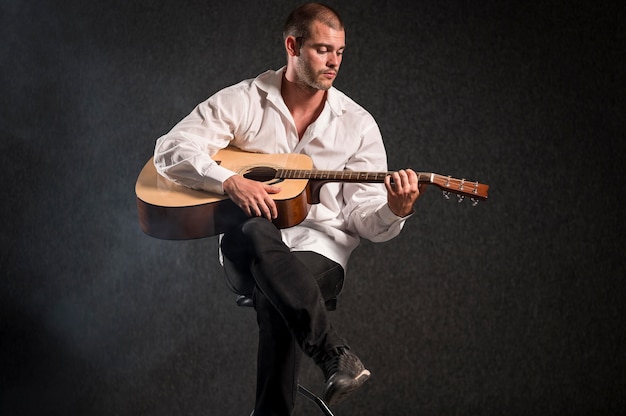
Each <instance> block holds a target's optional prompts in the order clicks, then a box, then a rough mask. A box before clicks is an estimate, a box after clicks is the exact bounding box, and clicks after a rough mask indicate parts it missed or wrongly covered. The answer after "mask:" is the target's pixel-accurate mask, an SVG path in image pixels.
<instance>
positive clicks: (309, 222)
mask: <svg viewBox="0 0 626 416" xmlns="http://www.w3.org/2000/svg"><path fill="white" fill-rule="evenodd" d="M283 35H284V36H283V37H284V47H285V51H286V55H287V64H286V66H285V67H284V68H281V69H280V70H278V71H268V72H265V73H263V74H261V75H260V76H258V77H257V78H255V79H251V80H246V81H243V82H241V83H239V84H236V85H234V86H231V87H228V88H225V89H223V90H222V91H219V92H218V93H216V94H215V95H213V96H212V97H210V98H209V99H208V100H207V101H205V102H203V103H201V104H199V105H198V106H197V107H196V108H195V110H194V111H193V112H192V113H191V114H190V115H189V116H187V117H186V118H184V119H183V120H182V121H181V122H180V123H179V124H177V125H176V126H175V127H174V128H173V129H172V130H171V131H170V132H169V133H168V134H166V135H165V136H163V137H161V138H160V139H159V140H158V141H157V145H156V149H155V158H154V161H155V165H156V167H157V169H158V171H159V172H160V173H161V174H162V175H164V176H166V177H168V178H169V179H171V180H173V181H176V182H178V183H181V184H183V185H186V186H189V187H192V188H196V189H202V190H206V191H210V192H218V193H226V194H228V196H229V197H230V199H231V200H232V201H233V202H235V203H236V204H237V205H238V206H239V207H240V208H241V209H242V210H243V211H244V212H245V213H246V214H247V215H248V216H249V217H250V219H249V220H247V221H246V222H244V223H243V224H241V225H239V226H237V227H235V228H234V229H233V230H230V231H229V232H227V233H226V234H225V235H224V236H223V238H222V240H221V250H222V254H223V255H224V257H225V259H226V261H227V263H229V264H232V265H234V267H235V268H236V269H237V270H239V271H242V272H244V273H247V274H248V277H247V278H248V279H250V282H251V283H252V284H253V287H254V290H253V298H254V306H255V309H256V312H257V321H258V325H259V353H258V362H257V365H258V368H257V393H256V404H255V411H254V415H255V416H264V415H290V414H291V412H292V409H293V406H294V402H295V398H296V393H297V378H298V371H299V365H300V359H301V357H302V352H304V353H305V354H306V355H307V356H309V357H311V358H312V359H313V360H314V361H315V363H316V364H317V365H319V366H320V368H321V369H322V371H323V374H324V377H325V381H326V387H325V391H324V399H325V401H326V402H328V403H330V404H332V403H336V402H338V401H339V400H341V399H342V398H343V397H344V396H346V395H347V394H349V393H351V392H353V391H354V390H356V389H357V388H359V387H360V386H361V385H362V384H363V382H364V381H365V380H367V378H368V377H369V375H370V373H369V371H368V370H367V369H365V367H364V366H363V364H362V363H361V361H360V360H359V358H357V356H356V355H355V354H354V353H353V352H352V350H351V349H350V348H349V346H348V344H347V342H346V341H345V340H344V339H343V338H342V337H341V336H340V335H339V334H338V333H337V331H336V330H335V329H334V328H333V327H332V325H331V324H330V322H329V316H328V312H327V308H326V303H325V302H326V301H328V300H330V299H333V298H335V297H336V296H337V294H338V293H339V292H340V291H341V288H342V285H343V278H344V270H345V268H346V265H347V263H348V258H349V256H350V253H351V252H352V251H353V250H354V249H355V248H356V247H357V245H358V243H359V238H361V237H362V238H367V239H369V240H372V241H387V240H389V239H391V238H393V237H395V236H397V235H398V234H399V233H400V231H401V229H402V227H403V224H404V222H405V220H406V219H407V218H408V217H409V216H410V215H411V214H412V213H413V204H414V203H415V201H416V200H417V198H418V196H419V189H418V181H417V175H416V174H415V172H413V171H412V170H410V169H407V170H401V171H399V172H394V173H392V174H391V175H388V177H387V178H386V180H385V183H384V184H365V183H329V184H326V185H324V186H323V187H322V188H321V191H320V203H319V204H315V205H312V206H311V209H310V211H309V214H308V216H307V218H306V219H305V220H304V221H303V222H302V223H301V224H299V225H297V226H294V227H291V228H287V229H283V230H278V229H277V228H276V227H275V226H274V225H273V224H272V223H271V220H272V219H273V218H276V216H277V208H276V204H275V202H274V200H273V199H272V195H273V194H278V193H280V187H279V186H276V185H270V184H266V183H262V182H256V181H252V180H249V179H246V178H244V177H243V176H241V175H238V174H235V173H234V172H231V171H229V170H228V169H226V168H224V167H221V166H219V165H218V164H217V163H215V162H214V161H213V160H212V159H211V156H212V155H214V154H215V153H216V152H217V151H218V150H220V149H222V148H224V147H226V146H228V145H232V146H236V147H238V148H240V149H243V150H247V151H254V152H262V153H304V154H307V155H309V156H310V157H311V158H312V160H313V163H314V167H315V168H316V169H322V170H335V171H337V170H353V171H378V172H380V171H386V170H387V162H386V154H385V149H384V146H383V142H382V138H381V134H380V131H379V128H378V126H377V124H376V122H375V121H374V119H373V117H372V116H371V115H370V114H369V113H367V112H366V111H365V110H364V109H363V108H362V107H360V106H359V105H358V104H356V103H355V102H354V101H352V100H351V99H349V98H348V97H347V96H345V95H344V94H343V93H341V92H340V91H338V90H337V89H335V88H334V87H333V86H332V85H333V82H334V80H335V78H336V77H337V73H338V71H339V67H340V65H341V61H342V58H343V51H344V49H345V32H344V27H343V23H342V21H341V19H340V17H339V15H338V14H337V13H336V12H335V11H333V10H332V9H331V8H329V7H327V6H324V5H321V4H316V3H310V4H305V5H303V6H300V7H299V8H297V9H296V10H294V11H293V12H292V13H291V14H290V15H289V17H288V19H287V22H286V24H285V28H284V33H283Z"/></svg>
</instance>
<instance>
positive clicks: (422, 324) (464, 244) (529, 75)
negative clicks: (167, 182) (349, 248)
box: [0, 0, 626, 416]
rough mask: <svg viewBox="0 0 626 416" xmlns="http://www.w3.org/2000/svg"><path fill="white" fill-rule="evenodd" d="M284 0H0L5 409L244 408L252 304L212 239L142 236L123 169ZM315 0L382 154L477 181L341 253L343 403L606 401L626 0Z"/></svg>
mask: <svg viewBox="0 0 626 416" xmlns="http://www.w3.org/2000/svg"><path fill="white" fill-rule="evenodd" d="M602 3H606V4H602ZM614 3H615V4H619V3H620V2H614ZM298 4H299V3H298V2H292V1H278V0H275V1H270V0H267V1H263V2H260V1H250V0H244V1H239V2H235V1H231V2H210V1H200V0H193V1H192V0H187V1H173V0H172V1H158V0H150V1H147V0H146V1H102V0H92V1H76V0H58V1H11V0H5V1H3V2H2V4H1V5H0V39H2V40H1V41H0V66H1V68H2V69H1V72H0V88H1V94H0V103H1V104H0V131H1V134H2V138H1V141H0V155H1V157H2V163H0V175H1V177H2V178H3V183H4V185H3V186H2V194H1V197H2V230H1V234H0V237H1V239H2V240H1V243H2V252H1V254H0V259H1V270H2V278H1V279H0V313H1V314H0V331H1V332H0V354H1V356H0V365H1V370H0V414H3V415H94V416H98V415H183V414H184V415H226V416H228V415H233V416H235V415H248V414H249V412H250V410H251V408H252V405H253V400H254V374H255V368H254V366H255V354H256V345H255V340H256V334H255V330H256V324H255V320H254V313H253V312H252V311H250V310H243V309H242V308H237V307H236V306H235V303H234V297H233V295H231V294H230V292H229V291H228V289H227V288H226V286H225V284H224V282H223V280H222V272H221V270H220V268H219V265H218V263H217V260H216V252H217V242H216V240H215V239H214V238H210V239H203V240H197V241H184V242H171V241H160V240H156V239H153V238H150V237H148V236H146V235H144V234H143V233H142V232H141V231H140V229H139V226H138V222H137V213H136V207H135V196H134V184H135V179H136V177H137V174H138V173H139V170H140V168H141V167H142V165H143V164H144V163H145V162H146V160H147V159H148V158H149V157H150V155H151V152H152V150H153V146H154V141H155V139H156V138H157V137H158V136H160V135H161V134H163V133H165V132H167V131H168V130H169V129H170V128H171V127H172V126H173V125H174V124H175V123H176V122H177V121H178V120H180V119H181V118H182V117H183V116H185V115H186V114H187V113H188V112H189V111H191V109H192V108H193V107H194V106H195V105H196V104H197V103H198V102H200V101H202V100H204V99H206V98H207V97H208V96H209V95H211V94H212V93H214V92H215V91H217V90H218V89H220V88H222V87H224V86H227V85H230V84H233V83H235V82H237V81H239V80H241V79H244V78H249V77H253V76H255V75H257V74H258V73H260V72H262V71H264V70H266V69H269V68H278V67H280V66H282V64H283V61H284V56H283V52H282V43H281V34H280V29H281V26H282V23H283V21H284V18H285V17H286V14H287V12H288V11H289V10H291V9H292V8H293V7H294V6H296V5H298ZM331 4H332V5H334V6H336V7H337V9H338V10H339V11H340V12H341V13H342V15H343V16H344V19H345V21H346V25H347V41H348V49H347V51H346V55H345V60H344V64H343V67H342V71H341V72H340V75H339V79H338V81H337V84H336V85H337V87H338V88H340V89H342V90H343V91H344V92H346V93H348V94H349V95H350V96H352V97H353V98H354V99H355V100H356V101H357V102H359V103H361V104H362V105H363V106H364V107H366V108H367V109H368V110H369V111H370V112H371V113H372V114H373V115H374V116H375V117H376V119H377V120H378V122H379V124H380V128H381V130H382V132H383V135H384V137H385V140H386V143H387V147H388V154H389V163H390V166H391V167H393V168H401V167H407V166H408V167H413V168H415V169H416V170H421V171H427V172H430V171H434V172H438V173H442V174H449V175H452V176H455V177H462V178H468V179H476V180H480V181H481V182H485V183H488V184H489V185H491V192H490V200H489V201H488V202H486V203H482V204H480V205H478V206H477V207H475V208H472V207H470V206H469V204H466V203H463V204H457V203H456V202H454V201H446V200H445V199H443V198H442V197H441V194H440V192H438V191H437V190H436V189H435V188H434V187H431V188H430V189H429V190H428V191H427V193H426V194H425V195H424V197H423V198H422V199H420V201H419V204H418V207H417V214H416V215H415V217H414V218H412V219H411V221H410V222H409V223H408V224H407V226H406V229H405V230H404V232H403V234H402V235H401V236H400V237H398V238H397V239H395V240H394V241H391V242H388V243H384V244H373V243H370V242H364V243H363V245H362V246H361V248H359V249H358V250H357V252H356V253H355V254H354V256H353V258H352V262H351V267H350V270H349V273H348V277H347V283H346V286H345V290H344V293H343V295H342V297H341V298H340V305H339V306H340V308H339V310H338V311H337V312H335V313H334V315H333V316H334V322H335V324H336V326H337V327H339V328H340V329H341V330H342V331H343V332H344V333H345V334H346V336H347V338H348V339H349V340H350V341H351V343H352V345H353V347H354V349H355V350H356V352H357V353H358V354H359V355H360V356H361V357H362V359H363V361H364V362H365V363H366V365H367V366H368V367H369V368H370V369H371V370H372V373H373V378H372V379H371V381H370V382H368V383H367V385H366V386H364V388H363V390H362V391H361V392H359V393H358V394H356V395H355V396H353V398H350V399H348V400H347V401H346V402H345V403H342V404H341V405H339V406H337V408H336V411H337V414H338V415H339V416H347V415H359V416H362V415H365V416H369V415H440V414H467V415H496V414H497V415H501V414H507V415H528V414H542V415H559V414H584V415H586V414H607V415H610V414H620V413H621V412H623V411H624V409H625V408H626V400H625V399H624V397H625V394H624V393H625V390H624V389H625V386H626V362H625V361H626V352H625V346H624V344H625V338H626V337H625V329H624V316H625V312H626V310H625V309H626V308H625V307H624V295H625V294H626V293H625V292H626V290H625V283H624V278H625V277H626V276H625V274H626V273H625V271H626V267H625V264H624V249H623V245H624V244H623V243H624V237H623V235H624V232H625V231H626V230H625V228H626V226H625V222H624V219H623V210H624V208H623V203H624V200H625V198H624V196H623V192H624V191H623V189H622V188H623V184H624V175H623V174H624V168H623V160H624V156H625V154H624V153H625V147H626V146H625V144H624V139H626V137H625V132H626V122H625V114H626V112H625V110H626V109H625V106H624V102H625V101H626V100H625V98H626V97H625V85H626V83H625V72H626V67H625V66H624V64H623V62H622V59H623V52H624V45H625V44H626V37H625V30H624V24H623V22H624V21H625V20H626V15H625V12H624V6H623V5H621V6H617V5H615V6H614V5H611V4H610V2H591V1H589V2H582V1H577V2H576V1H572V2H569V4H568V5H559V6H557V5H555V3H554V2H539V1H530V2H512V1H495V0H482V1H475V2H466V1H463V2H461V1H451V2H445V1H444V2H440V1H433V0H426V1H420V0H418V1H402V2H401V1H397V2H394V1H370V0H364V1H359V2H356V1H355V2H350V3H341V2H338V1H337V2H332V3H331ZM302 382H303V383H304V384H306V385H308V386H310V387H312V388H314V389H319V388H320V386H321V384H322V381H321V373H320V372H319V370H317V369H316V368H314V367H313V366H312V365H310V364H309V363H306V364H305V368H304V370H303V376H302ZM298 414H301V415H315V414H317V413H316V412H315V411H314V409H312V407H311V406H310V405H309V404H308V403H299V404H298Z"/></svg>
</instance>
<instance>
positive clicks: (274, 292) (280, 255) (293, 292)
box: [222, 218, 346, 416]
mask: <svg viewBox="0 0 626 416" xmlns="http://www.w3.org/2000/svg"><path fill="white" fill-rule="evenodd" d="M222 253H223V254H224V257H226V259H227V260H228V261H229V262H230V263H231V264H233V265H234V267H235V268H236V269H237V273H238V274H239V277H240V278H241V275H243V276H244V277H243V278H244V279H245V278H248V279H250V280H251V282H250V283H251V285H250V287H251V288H252V293H251V294H252V296H253V299H254V307H255V309H256V313H257V322H258V326H259V347H258V358H257V390H256V404H255V411H254V415H255V416H267V415H272V416H279V415H280V416H288V415H291V413H292V410H293V407H294V404H295V399H296V395H297V385H298V373H299V369H300V362H301V359H302V352H304V353H305V354H306V355H308V356H310V357H312V358H313V359H314V360H316V361H318V360H319V359H320V357H321V356H323V354H324V353H325V352H327V351H328V350H330V349H332V348H335V347H338V346H346V342H345V340H343V339H342V338H341V337H340V336H339V335H338V334H337V333H336V331H335V330H334V329H333V327H332V325H331V324H330V322H329V319H328V312H327V307H326V301H328V300H331V299H334V298H336V296H337V295H338V294H339V292H340V291H341V289H342V287H343V279H344V270H343V268H342V267H341V266H340V265H339V264H337V263H335V262H334V261H332V260H330V259H328V258H326V257H324V256H322V255H320V254H317V253H314V252H291V251H290V249H289V248H288V247H287V246H286V245H285V244H284V243H283V242H282V240H281V234H280V230H278V229H277V228H276V227H275V226H274V225H273V224H272V223H271V222H269V221H267V220H265V219H262V218H252V219H249V220H248V221H246V222H244V223H243V224H241V225H240V226H238V227H236V228H235V229H233V230H231V231H229V232H228V233H226V234H225V235H224V236H223V238H222ZM245 276H247V277H245ZM252 283H253V284H252ZM243 294H248V293H243Z"/></svg>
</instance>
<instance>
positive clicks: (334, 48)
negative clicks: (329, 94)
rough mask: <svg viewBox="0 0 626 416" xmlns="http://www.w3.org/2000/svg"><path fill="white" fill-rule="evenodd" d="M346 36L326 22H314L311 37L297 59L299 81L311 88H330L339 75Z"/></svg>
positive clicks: (305, 42)
mask: <svg viewBox="0 0 626 416" xmlns="http://www.w3.org/2000/svg"><path fill="white" fill-rule="evenodd" d="M345 41H346V36H345V32H344V31H343V30H335V29H333V28H331V27H329V26H327V25H325V24H324V23H321V22H317V21H315V22H313V24H312V25H311V37H309V38H308V39H306V40H305V41H304V44H303V45H302V47H301V48H300V55H299V57H298V59H297V61H296V67H295V68H296V74H297V76H298V82H299V83H300V84H302V85H305V86H307V87H309V88H311V89H316V90H324V91H325V90H328V89H329V88H330V87H332V85H333V81H334V80H335V78H336V77H337V72H338V71H339V66H340V65H341V59H342V56H343V50H344V49H345Z"/></svg>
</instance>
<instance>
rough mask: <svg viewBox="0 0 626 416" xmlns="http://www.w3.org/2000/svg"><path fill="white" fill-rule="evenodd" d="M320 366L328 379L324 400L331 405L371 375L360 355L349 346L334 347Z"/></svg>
mask: <svg viewBox="0 0 626 416" xmlns="http://www.w3.org/2000/svg"><path fill="white" fill-rule="evenodd" d="M319 366H320V368H321V369H322V371H323V372H324V377H325V380H326V387H325V389H324V401H325V402H326V403H328V404H329V405H331V404H337V403H339V402H340V401H341V400H343V399H344V398H345V397H346V396H347V395H349V394H350V393H352V392H353V391H355V390H356V389H358V388H359V387H361V386H362V385H363V383H365V381H366V380H367V379H368V378H369V377H370V372H369V370H367V369H366V368H365V367H364V366H363V363H361V360H359V357H357V356H356V355H354V354H353V353H352V352H350V351H349V350H348V349H347V348H342V347H340V348H335V349H332V350H331V351H329V352H328V353H327V354H326V356H325V357H324V360H322V362H321V363H320V364H319Z"/></svg>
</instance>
